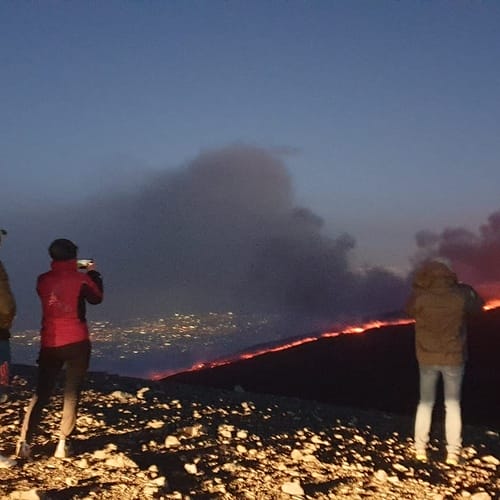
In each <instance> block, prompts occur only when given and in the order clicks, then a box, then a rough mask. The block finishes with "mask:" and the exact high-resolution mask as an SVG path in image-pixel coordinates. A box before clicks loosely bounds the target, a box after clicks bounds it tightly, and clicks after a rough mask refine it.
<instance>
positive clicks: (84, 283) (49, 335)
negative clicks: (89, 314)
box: [36, 260, 103, 348]
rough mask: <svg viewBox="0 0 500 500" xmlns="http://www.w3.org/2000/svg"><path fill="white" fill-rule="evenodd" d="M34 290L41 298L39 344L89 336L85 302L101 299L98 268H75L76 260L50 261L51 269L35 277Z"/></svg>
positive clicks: (53, 344)
mask: <svg viewBox="0 0 500 500" xmlns="http://www.w3.org/2000/svg"><path fill="white" fill-rule="evenodd" d="M36 290H37V293H38V295H39V297H40V300H41V302H42V329H41V332H40V336H41V346H42V348H43V347H61V346H64V345H67V344H74V343H75V342H81V341H83V340H86V339H88V338H89V331H88V327H87V321H86V318H85V302H89V303H90V304H99V303H100V302H102V298H103V289H102V281H101V277H100V274H99V273H98V272H96V271H89V272H88V273H83V272H80V271H78V269H77V264H76V260H64V261H52V264H51V270H50V271H48V272H46V273H44V274H41V275H40V276H39V277H38V281H37V287H36Z"/></svg>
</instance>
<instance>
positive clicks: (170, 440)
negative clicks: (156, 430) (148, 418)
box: [165, 436, 181, 448]
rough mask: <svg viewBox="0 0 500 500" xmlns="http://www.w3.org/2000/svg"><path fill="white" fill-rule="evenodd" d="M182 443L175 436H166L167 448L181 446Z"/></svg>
mask: <svg viewBox="0 0 500 500" xmlns="http://www.w3.org/2000/svg"><path fill="white" fill-rule="evenodd" d="M180 444H181V443H180V441H179V440H178V439H177V438H176V437H175V436H167V437H166V438H165V447H166V448H175V447H176V446H179V445H180Z"/></svg>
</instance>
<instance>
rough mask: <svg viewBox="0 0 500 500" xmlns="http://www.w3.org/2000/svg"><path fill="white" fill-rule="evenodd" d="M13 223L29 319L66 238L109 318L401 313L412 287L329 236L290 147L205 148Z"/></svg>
mask: <svg viewBox="0 0 500 500" xmlns="http://www.w3.org/2000/svg"><path fill="white" fill-rule="evenodd" d="M8 224H9V227H8V229H11V231H9V232H10V233H11V234H12V235H13V236H11V238H10V241H9V242H8V243H9V244H8V245H7V246H6V247H5V249H4V251H5V255H6V257H7V260H8V265H9V274H10V276H11V281H12V285H13V288H14V291H15V293H16V295H17V296H18V302H19V303H20V308H19V316H20V317H22V315H23V314H28V311H30V313H31V312H33V311H34V312H35V316H36V313H38V303H37V299H36V296H35V295H34V282H35V279H36V276H37V275H38V274H39V273H40V272H44V271H45V270H46V269H47V268H48V264H49V259H48V256H47V250H46V249H47V246H48V245H49V243H50V241H52V239H54V238H58V237H67V238H70V239H73V240H74V241H75V242H76V243H77V244H78V245H79V247H80V256H81V257H94V258H95V259H96V261H97V263H98V267H99V269H100V270H101V271H102V272H103V276H104V280H105V292H106V300H105V303H103V305H102V306H100V307H99V308H95V309H101V310H102V314H103V315H104V316H105V315H106V314H111V315H115V316H122V317H125V318H126V317H129V316H130V317H134V316H143V317H144V316H149V315H153V314H154V315H158V314H162V313H166V312H173V311H191V312H195V311H196V312H201V311H208V310H214V309H218V310H246V311H262V312H264V311H273V312H277V311H284V312H286V311H288V312H294V313H300V314H307V315H316V316H322V317H328V318H338V317H341V316H343V315H344V316H347V315H354V314H356V315H359V314H367V315H369V314H375V313H380V312H385V311H390V310H394V309H397V308H398V307H399V306H400V305H401V303H402V297H403V296H404V293H405V290H406V288H405V287H406V283H405V282H404V280H402V279H401V278H399V277H396V276H395V275H393V274H391V273H390V272H388V271H386V270H384V269H372V270H368V271H365V272H355V271H353V270H352V269H351V265H350V254H351V252H352V250H353V248H354V247H355V242H354V239H353V238H352V237H351V236H349V235H340V236H338V237H335V238H334V237H330V236H327V235H325V234H324V233H323V221H322V219H321V217H320V216H318V215H317V214H315V213H313V212H312V211H311V210H309V209H308V208H307V207H300V206H297V205H296V202H295V199H294V193H293V188H292V181H291V179H290V176H289V174H288V172H287V170H286V167H285V165H284V163H283V161H282V159H281V157H280V156H279V154H278V153H276V152H272V151H269V150H265V149H261V148H256V147H249V146H232V147H227V148H223V149H219V150H214V151H208V152H204V153H201V154H200V155H199V156H198V157H197V158H195V159H194V160H193V161H191V162H189V163H188V164H186V165H183V166H181V167H179V168H178V169H176V170H168V171H164V172H161V173H158V174H155V175H151V177H149V178H145V179H144V180H143V182H142V184H141V185H138V186H136V188H135V189H134V190H128V191H127V192H126V193H124V192H122V193H121V194H117V193H107V194H105V195H102V194H101V195H98V196H95V197H94V198H93V199H89V200H86V201H85V202H79V203H75V204H73V205H69V204H62V205H60V206H56V207H53V206H50V204H49V203H47V204H46V206H44V207H42V208H40V207H38V209H37V210H36V211H35V210H29V209H28V210H26V211H25V212H24V213H21V211H20V210H16V211H11V213H10V218H9V220H8ZM6 225H7V223H6ZM92 314H93V316H94V315H95V314H94V311H93V312H92Z"/></svg>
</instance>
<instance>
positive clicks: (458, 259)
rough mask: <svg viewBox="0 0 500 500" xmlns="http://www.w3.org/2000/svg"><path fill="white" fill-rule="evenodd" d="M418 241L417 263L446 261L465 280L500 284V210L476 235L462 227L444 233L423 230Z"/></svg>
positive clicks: (445, 230) (490, 217) (448, 229)
mask: <svg viewBox="0 0 500 500" xmlns="http://www.w3.org/2000/svg"><path fill="white" fill-rule="evenodd" d="M416 242H417V247H418V252H417V254H416V256H415V259H414V260H415V262H419V261H421V260H422V259H426V258H435V257H440V258H445V259H447V260H448V261H449V262H450V263H451V265H452V267H453V269H454V270H455V271H456V273H457V274H458V277H459V279H461V280H463V281H467V282H469V283H471V284H474V285H476V286H478V285H481V284H484V283H488V282H498V281H500V265H499V262H500V257H499V256H500V211H498V212H495V213H493V214H491V215H490V216H489V217H488V220H487V222H486V223H485V224H483V225H481V226H480V227H479V229H478V231H477V232H476V233H474V232H472V231H470V230H468V229H466V228H462V227H454V228H446V229H444V230H443V231H442V232H441V233H433V232H430V231H420V232H419V233H417V235H416Z"/></svg>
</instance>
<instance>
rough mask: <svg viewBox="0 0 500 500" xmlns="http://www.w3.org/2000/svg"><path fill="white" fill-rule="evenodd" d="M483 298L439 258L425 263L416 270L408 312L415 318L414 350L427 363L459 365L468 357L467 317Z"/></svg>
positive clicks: (480, 303) (419, 360) (479, 305)
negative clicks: (458, 279)
mask: <svg viewBox="0 0 500 500" xmlns="http://www.w3.org/2000/svg"><path fill="white" fill-rule="evenodd" d="M482 306H483V301H482V299H481V298H480V297H479V296H478V295H477V293H476V292H475V291H474V289H473V288H472V287H470V286H468V285H462V284H459V283H458V281H457V277H456V275H455V273H454V272H453V271H452V270H451V269H450V268H449V267H448V266H446V265H445V264H443V263H442V262H439V261H429V262H426V263H424V264H423V265H422V266H421V267H420V268H419V269H418V270H417V271H416V273H415V276H414V280H413V291H412V294H411V296H410V299H409V300H408V303H407V305H406V312H407V313H408V315H409V316H410V317H412V318H414V319H415V352H416V356H417V360H418V362H419V363H420V364H424V365H439V366H457V365H461V364H463V363H465V361H466V358H467V354H466V351H467V348H466V326H465V319H466V315H467V314H468V313H474V312H479V311H480V310H481V309H482Z"/></svg>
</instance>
